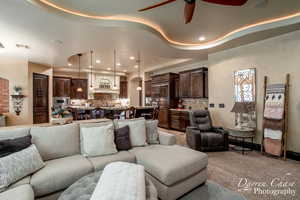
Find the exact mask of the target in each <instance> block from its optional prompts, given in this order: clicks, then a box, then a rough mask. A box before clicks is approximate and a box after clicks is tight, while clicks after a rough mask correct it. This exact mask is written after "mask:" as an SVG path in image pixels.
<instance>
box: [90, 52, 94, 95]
mask: <svg viewBox="0 0 300 200" xmlns="http://www.w3.org/2000/svg"><path fill="white" fill-rule="evenodd" d="M90 68H91V78H90V82H91V83H90V90H93V89H94V87H93V51H91V66H90Z"/></svg>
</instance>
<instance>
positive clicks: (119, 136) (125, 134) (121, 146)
mask: <svg viewBox="0 0 300 200" xmlns="http://www.w3.org/2000/svg"><path fill="white" fill-rule="evenodd" d="M115 143H116V146H117V149H118V150H119V151H127V150H129V149H131V142H130V137H129V126H124V127H122V128H118V129H116V130H115Z"/></svg>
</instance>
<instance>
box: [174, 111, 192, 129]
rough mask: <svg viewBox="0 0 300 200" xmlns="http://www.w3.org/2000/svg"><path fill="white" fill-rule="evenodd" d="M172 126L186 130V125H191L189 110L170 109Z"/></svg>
mask: <svg viewBox="0 0 300 200" xmlns="http://www.w3.org/2000/svg"><path fill="white" fill-rule="evenodd" d="M169 118H170V128H171V129H175V130H178V131H183V132H185V129H186V127H188V126H189V124H190V122H189V112H188V111H185V110H184V111H183V110H175V109H170V110H169Z"/></svg>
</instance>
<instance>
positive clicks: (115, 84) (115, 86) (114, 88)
mask: <svg viewBox="0 0 300 200" xmlns="http://www.w3.org/2000/svg"><path fill="white" fill-rule="evenodd" d="M116 54H117V53H116V50H114V85H113V88H112V89H113V90H116V89H117V83H116V61H117V60H116V59H117V58H116V57H117V55H116Z"/></svg>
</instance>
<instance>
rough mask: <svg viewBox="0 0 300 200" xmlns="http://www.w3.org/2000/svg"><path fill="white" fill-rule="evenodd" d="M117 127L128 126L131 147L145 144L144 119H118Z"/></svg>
mask: <svg viewBox="0 0 300 200" xmlns="http://www.w3.org/2000/svg"><path fill="white" fill-rule="evenodd" d="M117 124H118V127H119V128H122V127H124V126H129V137H130V142H131V145H132V146H133V147H139V146H145V145H147V137H146V120H145V119H138V120H120V121H117Z"/></svg>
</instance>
